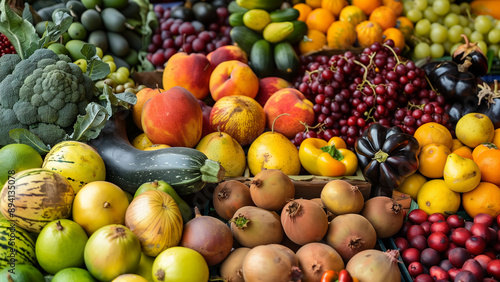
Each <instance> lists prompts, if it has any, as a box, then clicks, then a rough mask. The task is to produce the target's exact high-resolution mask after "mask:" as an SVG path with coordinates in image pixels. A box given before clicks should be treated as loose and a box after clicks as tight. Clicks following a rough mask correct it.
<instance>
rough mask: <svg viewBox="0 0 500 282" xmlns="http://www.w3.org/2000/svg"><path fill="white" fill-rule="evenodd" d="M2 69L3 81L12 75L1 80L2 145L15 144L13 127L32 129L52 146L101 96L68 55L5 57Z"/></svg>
mask: <svg viewBox="0 0 500 282" xmlns="http://www.w3.org/2000/svg"><path fill="white" fill-rule="evenodd" d="M5 57H7V58H5ZM4 66H5V69H4ZM13 66H14V67H13ZM0 69H1V71H0V78H2V74H4V73H6V72H7V71H8V72H9V73H8V74H6V75H5V74H4V75H3V79H1V80H0V124H1V128H2V129H1V130H0V145H7V144H9V143H12V142H14V140H12V139H11V138H10V137H9V134H8V132H9V130H10V129H13V128H25V129H28V130H30V131H31V132H33V133H35V134H36V135H38V137H40V139H41V140H42V141H43V142H45V143H46V144H49V145H54V144H56V143H58V142H60V141H61V140H63V138H64V137H65V136H66V134H67V132H71V131H72V127H73V124H74V123H75V121H76V118H77V116H78V115H79V114H85V107H86V105H87V104H88V103H90V102H91V101H92V100H94V99H95V98H96V95H97V94H98V91H97V89H96V87H95V85H94V82H93V81H92V80H91V79H90V78H89V77H88V76H87V75H86V74H84V73H83V72H82V71H81V69H80V68H79V67H78V66H77V65H75V64H73V63H72V62H71V59H70V58H69V57H68V56H65V55H58V54H56V53H54V52H53V51H52V50H49V49H38V50H37V51H35V53H33V55H31V56H30V57H29V58H28V59H25V60H20V59H19V56H17V57H16V56H15V55H13V56H3V57H2V59H0ZM9 69H10V71H9Z"/></svg>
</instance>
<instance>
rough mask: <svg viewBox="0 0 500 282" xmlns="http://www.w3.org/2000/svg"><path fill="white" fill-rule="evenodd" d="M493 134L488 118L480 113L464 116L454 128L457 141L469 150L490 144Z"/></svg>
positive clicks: (493, 130) (493, 129) (491, 124)
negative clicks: (483, 144)
mask: <svg viewBox="0 0 500 282" xmlns="http://www.w3.org/2000/svg"><path fill="white" fill-rule="evenodd" d="M494 134H495V127H494V126H493V122H491V119H490V118H489V117H488V116H486V115H484V114H480V113H470V114H466V115H465V116H463V117H461V118H460V119H459V120H458V122H457V125H456V127H455V135H456V136H457V139H458V140H460V142H462V143H463V144H464V145H466V146H469V147H470V148H474V147H476V146H477V145H479V144H481V143H487V142H491V140H493V136H494Z"/></svg>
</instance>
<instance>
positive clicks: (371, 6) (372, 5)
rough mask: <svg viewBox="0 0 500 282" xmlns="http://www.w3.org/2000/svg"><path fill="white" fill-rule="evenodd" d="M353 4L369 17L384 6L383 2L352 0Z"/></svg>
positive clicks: (378, 0)
mask: <svg viewBox="0 0 500 282" xmlns="http://www.w3.org/2000/svg"><path fill="white" fill-rule="evenodd" d="M351 4H352V5H354V6H358V7H360V8H361V10H363V12H365V14H366V15H367V16H368V15H370V14H371V13H372V12H373V10H375V9H376V8H377V7H379V6H381V5H382V0H352V3H351Z"/></svg>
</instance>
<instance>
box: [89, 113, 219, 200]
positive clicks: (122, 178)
mask: <svg viewBox="0 0 500 282" xmlns="http://www.w3.org/2000/svg"><path fill="white" fill-rule="evenodd" d="M127 116H131V114H130V112H129V111H120V112H117V113H116V114H114V115H113V117H111V118H110V119H109V120H108V121H107V122H106V125H105V127H104V128H103V129H102V131H101V134H100V135H99V136H98V137H97V138H96V139H92V140H91V141H89V144H90V145H91V146H93V147H94V148H95V149H96V150H97V152H98V153H99V155H100V156H101V157H102V159H103V161H104V164H105V165H106V180H107V181H109V182H112V183H114V184H116V185H118V186H119V187H120V188H122V189H123V190H125V191H127V192H129V193H131V194H135V192H136V190H137V188H138V187H139V186H141V185H142V184H144V183H146V182H152V181H154V180H156V179H162V180H163V181H165V182H167V183H168V184H170V185H171V186H172V187H174V189H175V191H176V192H177V194H179V196H183V195H188V194H193V193H196V192H198V191H200V190H201V189H203V187H204V186H205V184H206V183H218V182H220V181H222V179H223V178H224V174H225V170H224V168H223V167H222V166H221V165H220V164H219V163H218V162H216V161H213V160H210V159H208V158H207V156H206V155H205V154H203V153H202V152H200V151H198V150H196V149H193V148H186V147H170V148H165V149H160V150H153V151H142V150H139V149H136V148H135V147H134V146H132V144H130V142H129V140H128V138H127V131H126V123H125V121H126V117H127Z"/></svg>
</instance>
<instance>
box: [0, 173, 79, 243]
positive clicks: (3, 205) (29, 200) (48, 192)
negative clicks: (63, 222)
mask: <svg viewBox="0 0 500 282" xmlns="http://www.w3.org/2000/svg"><path fill="white" fill-rule="evenodd" d="M74 197H75V192H74V191H73V188H71V184H70V183H69V182H68V180H67V179H66V178H64V177H63V176H61V175H60V174H58V173H57V172H54V171H51V170H48V169H43V168H33V169H27V170H23V171H21V172H18V173H16V174H14V175H13V176H12V177H11V178H10V179H9V180H8V181H7V182H6V183H5V185H4V187H3V189H2V193H1V195H0V200H1V202H0V210H1V212H2V214H3V215H4V216H5V218H7V220H8V221H10V222H12V223H14V224H15V225H17V226H20V227H21V228H24V229H25V230H27V231H30V232H35V233H39V232H40V231H41V230H42V228H43V227H44V226H45V225H46V224H48V223H49V222H51V221H53V220H56V219H61V218H68V217H69V216H70V215H71V207H72V204H73V199H74Z"/></svg>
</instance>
